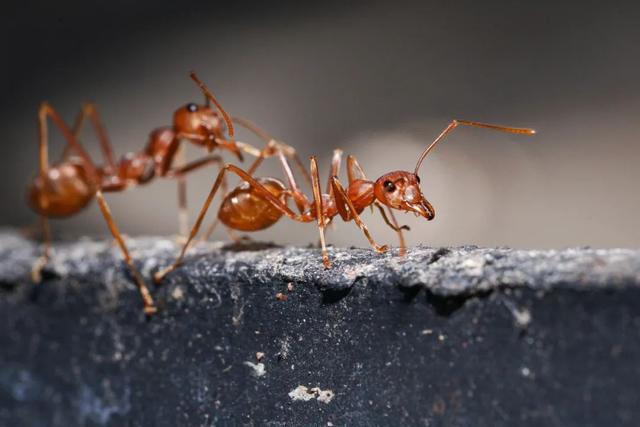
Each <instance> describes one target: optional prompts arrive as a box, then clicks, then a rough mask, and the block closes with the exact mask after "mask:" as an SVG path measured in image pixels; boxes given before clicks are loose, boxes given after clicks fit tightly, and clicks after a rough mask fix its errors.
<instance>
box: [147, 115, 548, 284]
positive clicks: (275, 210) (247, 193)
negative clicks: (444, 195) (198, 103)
mask: <svg viewBox="0 0 640 427" xmlns="http://www.w3.org/2000/svg"><path fill="white" fill-rule="evenodd" d="M459 125H465V126H474V127H479V128H485V129H493V130H499V131H502V132H510V133H515V134H524V135H532V134H534V133H535V131H534V130H533V129H523V128H513V127H506V126H497V125H491V124H486V123H478V122H470V121H466V120H453V121H452V122H451V123H450V124H449V126H447V127H446V128H445V129H444V130H443V131H442V133H440V135H439V136H438V137H437V138H436V139H435V140H434V141H433V142H432V143H431V144H430V145H429V146H428V147H427V148H426V149H425V150H424V151H423V152H422V154H421V155H420V157H419V158H418V163H417V164H416V167H415V169H414V171H413V172H407V171H395V172H389V173H387V174H385V175H382V176H381V177H380V178H378V179H377V180H375V181H370V180H368V179H367V178H366V176H365V174H364V171H363V169H362V168H361V167H360V165H359V164H358V162H357V160H356V159H355V157H353V156H348V157H347V174H348V179H349V185H348V187H347V188H346V189H345V188H344V187H343V186H342V184H341V183H340V181H339V179H338V172H339V169H340V162H341V158H342V151H341V150H335V151H334V156H333V160H332V165H331V173H330V175H329V181H328V183H327V190H326V193H324V194H322V193H321V191H320V176H319V174H318V164H317V161H316V158H315V156H312V157H311V158H310V160H311V166H310V170H311V181H312V189H313V200H312V201H310V200H309V199H308V198H307V197H306V196H305V195H304V193H302V192H301V191H300V190H299V188H298V187H297V185H296V182H295V179H294V177H293V174H292V173H291V168H290V167H289V165H288V163H287V160H286V159H285V157H284V156H283V155H282V153H278V156H279V158H280V161H281V163H282V166H283V169H284V172H285V175H286V177H287V180H288V182H289V187H288V188H287V187H286V186H285V185H284V184H283V183H282V182H281V181H279V180H277V179H275V178H254V177H253V176H252V173H251V172H250V171H247V172H245V171H243V170H242V169H240V168H239V167H237V166H234V165H229V164H227V165H225V166H224V168H223V169H222V170H221V171H220V173H219V174H218V177H217V178H216V180H215V182H214V184H213V187H212V188H211V191H210V193H209V195H208V197H207V199H206V200H205V202H204V205H203V207H202V209H201V210H200V213H199V215H198V218H197V220H196V222H195V224H194V226H193V228H192V229H191V233H190V234H189V238H188V240H187V242H186V243H185V244H184V246H183V247H182V250H181V251H180V254H179V255H178V257H177V258H176V260H175V261H174V262H173V263H172V264H171V265H169V266H168V267H166V268H164V269H163V270H161V271H158V272H157V273H156V274H155V275H154V279H155V281H156V282H160V281H161V280H162V279H163V278H164V277H165V276H166V275H167V274H169V273H170V272H171V271H173V270H174V269H175V268H176V267H177V266H178V265H180V263H181V262H182V260H183V258H184V256H185V253H186V251H187V249H188V248H189V244H190V242H191V241H192V240H193V238H194V237H195V236H196V234H197V233H198V230H199V229H200V225H201V224H202V221H203V219H204V216H205V214H206V213H207V210H208V209H209V206H210V205H211V201H212V200H213V197H214V196H215V194H216V192H217V191H218V189H219V187H220V186H221V183H222V182H223V179H224V176H225V174H226V173H227V172H232V173H234V174H236V175H237V176H239V177H240V179H241V180H243V181H244V182H243V183H242V184H241V185H239V186H238V187H236V188H235V189H234V190H232V191H231V192H229V193H228V194H227V195H226V196H225V197H224V199H223V201H222V204H221V206H220V208H219V211H218V218H219V219H220V221H221V222H222V223H223V224H225V225H226V226H227V227H230V228H232V229H236V230H243V231H256V230H262V229H264V228H267V227H270V226H271V225H273V224H275V223H276V222H277V221H278V220H279V219H280V218H281V217H282V216H283V215H286V216H287V217H289V218H290V219H292V220H294V221H298V222H314V221H315V222H317V225H318V230H319V232H320V243H321V245H322V262H323V264H324V267H325V268H329V266H330V262H329V254H328V252H327V246H326V243H325V236H324V230H325V228H326V227H327V225H328V224H329V223H330V222H331V220H332V219H333V218H334V217H335V216H336V215H340V217H341V218H342V219H343V220H344V221H345V222H346V221H351V220H353V221H354V222H355V223H356V225H357V226H358V227H359V228H360V229H361V230H362V232H363V233H364V235H365V236H366V238H367V239H368V240H369V243H370V244H371V246H372V247H373V249H374V250H375V251H376V252H378V253H383V252H386V251H387V250H388V249H389V247H388V246H387V245H383V246H380V245H378V244H377V243H376V242H375V240H374V239H373V237H372V236H371V234H370V233H369V230H368V229H367V227H366V225H365V224H364V222H363V221H362V219H360V214H361V213H362V211H363V210H364V209H365V208H366V207H368V206H375V207H376V208H377V209H378V210H379V211H380V213H381V215H382V217H383V219H384V221H385V223H386V224H387V225H388V226H389V227H391V228H392V229H393V230H395V231H396V233H397V234H398V238H399V240H400V254H404V253H405V251H406V248H405V241H404V237H403V235H402V230H403V229H408V227H406V226H402V227H400V226H399V225H398V222H397V221H396V219H395V216H394V215H393V211H392V209H397V210H399V211H404V212H413V213H414V214H416V215H418V216H422V217H424V218H426V219H427V220H428V221H431V220H432V219H433V218H434V217H435V210H434V208H433V206H432V205H431V203H429V201H428V200H427V199H426V198H425V197H424V195H423V194H422V191H421V189H420V177H419V176H418V171H419V170H420V166H421V165H422V162H423V160H424V159H425V158H426V157H427V155H428V154H429V153H430V152H431V150H433V148H434V147H435V146H436V145H437V144H438V143H439V142H440V141H442V140H443V139H444V138H445V137H446V136H447V134H449V133H450V132H451V131H452V130H453V129H455V128H456V127H457V126H459ZM290 198H291V199H293V202H294V203H295V205H296V207H297V209H298V211H299V213H296V212H294V211H293V210H292V209H290V208H289V206H288V203H287V202H288V200H289V199H290ZM385 208H386V210H387V211H388V213H389V215H388V216H387V214H386V213H385Z"/></svg>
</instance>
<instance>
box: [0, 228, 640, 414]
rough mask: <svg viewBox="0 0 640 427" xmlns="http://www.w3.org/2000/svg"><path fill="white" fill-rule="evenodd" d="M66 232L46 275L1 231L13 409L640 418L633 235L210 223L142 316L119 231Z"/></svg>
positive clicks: (5, 367) (149, 259)
mask: <svg viewBox="0 0 640 427" xmlns="http://www.w3.org/2000/svg"><path fill="white" fill-rule="evenodd" d="M128 242H129V243H130V244H131V247H132V255H133V256H134V258H135V259H136V265H137V266H138V267H139V269H140V270H141V271H142V273H143V275H144V276H145V277H146V278H147V279H149V278H150V276H151V275H152V274H153V272H155V271H157V270H158V269H159V268H162V267H163V266H165V265H167V264H168V262H169V261H170V259H171V257H172V256H173V255H174V254H175V251H176V245H175V244H174V243H173V242H172V241H170V240H168V239H156V238H141V239H132V240H128ZM54 249H55V250H54V254H53V257H52V259H51V261H50V263H49V264H48V266H47V268H46V269H45V271H44V280H43V282H42V283H41V284H39V285H34V284H33V283H31V281H30V278H29V271H30V268H31V265H32V263H33V262H34V260H35V258H36V257H37V255H38V247H37V246H36V245H35V244H34V243H32V242H30V241H28V240H25V239H23V238H22V237H20V235H19V234H17V233H15V232H13V231H11V230H6V231H4V232H0V347H1V348H2V350H1V351H0V425H3V426H4V425H7V426H22V425H25V426H75V425H89V426H122V425H131V426H178V425H187V426H191V425H193V426H208V425H273V426H280V425H282V426H285V425H287V426H288V425H301V426H307V425H324V426H328V425H334V426H342V425H350V426H359V425H362V426H369V425H426V426H433V425H453V426H458V425H459V426H467V425H475V426H484V425H486V426H497V425H505V426H513V425H519V426H522V425H532V426H538V425H580V426H601V425H607V426H608V425H629V426H636V425H639V423H640V385H639V384H640V363H638V361H639V360H640V251H637V250H623V249H611V250H593V249H586V248H577V249H567V250H559V251H527V250H512V249H508V248H497V249H496V248H478V247H452V248H428V247H417V248H413V249H410V251H409V253H408V255H407V256H406V257H404V258H399V257H397V254H396V253H395V252H394V251H392V253H389V254H385V255H376V254H373V253H372V252H371V251H370V250H367V249H336V248H333V249H332V250H331V257H332V259H333V261H334V262H333V266H332V268H331V269H329V270H325V269H324V268H323V267H322V263H321V260H320V255H319V250H318V249H317V248H292V247H275V246H268V245H261V244H257V243H251V244H247V245H245V246H230V245H223V244H218V243H208V244H203V245H201V246H199V247H197V248H195V249H194V250H193V251H192V253H191V255H189V256H188V257H187V259H186V261H185V263H184V265H183V266H182V267H180V268H179V269H178V270H176V271H175V272H174V273H172V274H171V275H169V276H168V277H167V280H166V281H165V283H164V284H163V285H162V286H158V287H156V286H152V293H153V296H154V298H155V299H156V301H157V303H158V306H159V313H158V314H157V315H156V316H154V317H153V318H151V319H147V318H145V316H144V315H143V314H142V309H141V303H140V300H139V296H138V293H137V291H136V289H135V286H134V285H133V282H132V280H131V277H130V275H129V274H128V272H127V269H126V266H125V265H124V263H123V261H122V259H121V257H120V255H119V253H118V251H117V248H115V247H113V246H112V245H111V244H110V242H105V241H93V240H86V239H85V240H79V241H77V242H72V243H60V244H56V246H55V248H54ZM277 294H281V295H280V297H279V298H277V297H276V295H277ZM257 353H263V354H264V355H260V354H258V355H257ZM301 386H302V387H301ZM305 387H306V388H305Z"/></svg>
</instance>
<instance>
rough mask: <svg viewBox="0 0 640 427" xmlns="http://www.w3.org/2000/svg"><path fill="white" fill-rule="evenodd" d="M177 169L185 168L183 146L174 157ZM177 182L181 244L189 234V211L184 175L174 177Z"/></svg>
mask: <svg viewBox="0 0 640 427" xmlns="http://www.w3.org/2000/svg"><path fill="white" fill-rule="evenodd" d="M175 161H176V163H177V168H178V169H181V168H184V167H185V164H186V159H185V155H184V146H180V147H179V148H178V151H177V153H176V155H175ZM176 179H177V181H178V241H180V242H183V241H184V240H185V239H186V238H187V233H189V211H188V209H187V180H186V179H185V177H184V173H182V174H178V175H177V176H176Z"/></svg>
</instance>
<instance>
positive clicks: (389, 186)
mask: <svg viewBox="0 0 640 427" xmlns="http://www.w3.org/2000/svg"><path fill="white" fill-rule="evenodd" d="M383 185H384V189H385V190H387V191H388V192H389V193H391V192H393V191H396V185H395V184H394V183H393V182H391V181H385V182H384V184H383Z"/></svg>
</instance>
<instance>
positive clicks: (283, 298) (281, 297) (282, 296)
mask: <svg viewBox="0 0 640 427" xmlns="http://www.w3.org/2000/svg"><path fill="white" fill-rule="evenodd" d="M276 299H277V300H278V301H286V300H288V299H289V297H288V296H286V295H285V294H283V293H282V292H278V293H277V294H276Z"/></svg>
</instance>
